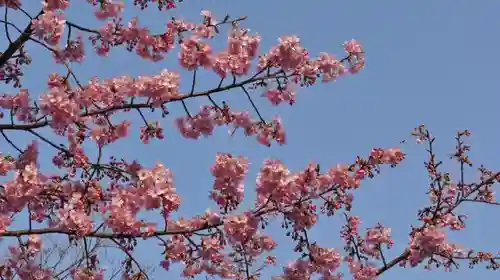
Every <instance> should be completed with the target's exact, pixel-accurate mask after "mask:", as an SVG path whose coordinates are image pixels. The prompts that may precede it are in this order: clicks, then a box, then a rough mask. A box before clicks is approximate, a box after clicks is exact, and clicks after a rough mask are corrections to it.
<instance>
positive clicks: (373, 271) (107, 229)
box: [0, 0, 500, 280]
mask: <svg viewBox="0 0 500 280" xmlns="http://www.w3.org/2000/svg"><path fill="white" fill-rule="evenodd" d="M27 2H28V1H27V0H25V1H21V0H0V7H2V9H4V16H3V17H2V19H1V20H0V22H1V23H2V25H3V26H4V27H5V28H4V31H5V34H4V35H5V36H4V38H5V39H2V40H5V42H6V48H5V49H4V50H3V52H1V53H0V80H2V81H4V82H5V84H6V85H10V86H13V88H14V90H13V91H12V92H9V93H5V94H3V95H2V96H1V97H0V108H1V111H0V114H1V115H0V117H1V119H2V121H1V123H0V132H1V134H2V137H3V140H4V142H3V143H2V151H1V152H2V154H0V176H2V181H1V182H2V185H1V191H0V236H1V237H2V242H3V241H5V242H7V241H8V240H13V242H11V243H9V244H8V248H9V249H8V250H5V252H3V257H4V259H3V260H2V266H0V277H1V279H30V280H31V279H37V280H41V279H79V280H84V279H104V278H105V273H106V275H109V278H114V277H121V278H122V279H150V278H151V276H150V275H149V272H148V270H147V269H146V268H145V267H143V266H142V265H141V262H140V260H138V256H137V255H136V254H134V250H135V249H136V248H137V247H140V246H141V244H143V243H144V242H146V241H148V240H153V241H155V242H156V243H155V244H156V246H159V247H161V248H162V251H163V254H162V255H161V256H159V257H161V259H162V260H161V261H160V262H159V263H155V264H151V267H158V268H159V269H164V270H167V271H168V270H170V269H171V268H172V266H173V265H180V267H182V275H180V276H179V277H187V278H189V277H194V278H198V277H201V278H199V279H205V277H206V278H207V279H209V278H210V277H213V278H215V279H247V280H250V279H252V280H255V279H263V278H264V276H262V275H263V272H264V271H266V269H269V268H270V267H271V266H276V265H277V260H276V257H275V256H274V252H275V251H276V250H278V248H279V249H280V250H289V252H290V254H292V255H293V256H294V258H295V260H293V261H292V262H291V263H289V264H288V265H285V266H284V267H283V268H280V271H281V273H280V274H277V275H275V278H273V279H276V280H280V279H282V280H285V279H289V280H292V279H322V280H332V279H341V278H348V279H351V278H352V279H357V280H369V279H377V278H378V277H379V276H381V275H382V274H384V273H385V272H386V271H388V270H390V269H392V268H395V267H398V266H402V267H408V268H410V267H415V266H420V265H422V266H427V267H433V266H437V267H444V268H445V269H448V270H450V269H455V268H458V266H459V264H460V263H461V262H465V263H468V264H469V265H470V266H475V265H476V264H479V263H483V264H484V265H485V266H486V268H491V269H496V268H498V265H497V262H496V260H497V259H498V258H499V257H500V256H498V255H497V254H496V253H494V252H475V251H474V250H472V249H469V248H465V247H462V246H459V245H457V244H453V243H452V242H450V241H448V239H447V232H448V231H450V230H453V231H457V230H460V229H462V228H464V227H465V218H466V217H465V216H464V215H462V214H461V213H460V212H459V211H460V209H459V207H460V206H461V205H462V204H464V203H466V202H477V203H489V204H495V203H496V202H494V198H493V194H494V192H493V185H494V184H495V183H497V181H498V180H499V179H500V173H499V172H492V171H490V170H488V169H486V168H485V167H480V168H479V171H480V174H481V176H480V178H479V179H478V180H477V181H475V182H466V181H465V179H464V175H463V174H464V169H465V168H467V167H470V166H472V163H471V160H470V159H469V157H468V155H467V153H468V152H469V150H470V146H469V145H468V144H466V142H465V140H466V138H467V137H468V136H470V132H469V131H467V130H465V131H460V132H458V133H457V135H456V143H457V144H456V149H455V152H454V153H453V154H452V156H451V159H452V160H455V161H458V163H459V165H460V170H459V171H458V173H457V174H453V177H452V174H450V173H447V172H444V171H441V167H440V166H441V161H440V160H439V159H438V158H437V156H436V153H435V151H434V143H435V137H434V136H433V135H432V134H431V133H430V132H429V131H428V130H427V128H426V127H425V126H423V125H422V126H419V127H417V128H416V129H414V131H413V133H412V135H413V136H414V137H415V138H416V139H417V142H418V143H420V144H423V145H425V146H426V148H425V150H426V151H427V153H428V160H427V161H426V162H425V167H426V169H427V173H428V175H429V189H428V195H429V198H430V203H429V205H427V206H424V207H423V208H422V209H421V210H420V211H419V213H418V221H416V223H414V225H413V226H412V229H411V232H409V242H408V244H407V246H406V249H405V250H404V251H402V252H399V253H398V252H396V253H393V254H392V255H395V256H396V257H394V258H388V257H386V256H387V254H386V253H385V252H386V251H388V250H389V249H391V247H392V245H393V241H392V240H391V229H390V228H388V227H385V226H384V225H382V224H375V225H368V228H366V226H363V227H361V226H360V223H361V218H360V217H358V216H355V215H353V214H351V209H352V208H353V207H354V206H355V205H354V202H353V199H354V195H355V194H356V192H357V190H358V188H360V187H361V186H362V185H363V182H364V181H366V180H369V179H372V178H374V177H376V176H378V175H379V174H380V173H381V172H382V171H388V170H389V169H390V168H391V167H396V166H397V165H398V164H399V163H400V162H401V161H403V160H404V159H405V154H404V153H403V152H402V151H401V150H400V149H399V148H397V147H389V148H379V147H375V148H373V149H372V150H371V151H370V152H369V153H368V154H367V155H365V156H359V157H357V158H355V159H354V161H353V162H351V163H347V164H339V165H334V166H332V167H330V168H322V167H320V166H319V165H317V164H314V163H311V164H305V168H304V169H302V170H295V171H293V170H290V169H289V168H287V166H286V165H285V163H284V162H281V161H279V160H276V159H274V160H267V161H265V162H264V163H263V164H262V167H261V169H260V172H259V174H258V176H257V178H256V184H255V186H244V180H245V179H246V175H247V171H248V168H249V159H248V158H247V157H244V156H242V155H232V154H228V153H218V154H216V155H215V162H214V164H213V166H211V167H210V171H211V174H212V175H213V177H214V181H213V183H211V184H213V188H212V190H211V192H210V193H209V194H208V198H209V199H210V200H212V201H213V202H215V204H216V205H217V206H218V207H215V208H213V209H211V210H207V211H206V212H205V213H200V214H199V215H196V216H192V217H183V218H174V217H173V214H174V213H175V212H177V211H178V209H179V207H180V205H181V203H182V201H183V199H187V198H185V197H184V198H182V197H181V196H180V195H179V194H178V193H177V191H176V188H182V186H177V185H176V184H175V182H174V179H173V172H172V171H171V170H170V169H169V168H168V167H167V166H165V165H164V164H162V163H160V162H159V163H157V164H156V165H155V166H143V165H141V163H140V162H138V161H137V160H133V159H127V158H114V157H112V158H111V159H109V160H106V159H104V158H103V156H102V151H103V150H104V149H105V148H107V147H109V146H112V145H113V144H114V143H116V142H117V141H120V140H122V139H124V138H127V137H128V136H129V130H130V129H131V127H132V122H131V118H130V116H131V115H132V114H135V115H136V116H140V121H141V122H142V123H143V124H141V125H142V128H141V129H140V135H141V136H140V138H141V140H142V142H144V144H148V143H149V142H150V141H159V140H162V139H163V138H164V137H165V136H164V131H163V128H162V127H160V122H159V121H151V120H150V119H148V118H146V116H145V114H144V112H145V111H150V112H152V113H153V115H155V116H156V117H157V118H158V119H159V118H161V117H163V118H167V119H170V120H171V121H172V122H173V124H175V126H176V127H177V129H178V132H179V133H180V134H181V135H182V136H184V137H185V138H186V139H188V140H186V141H191V140H196V139H199V138H201V137H208V136H210V135H211V134H212V133H213V131H214V130H216V129H218V127H228V128H229V130H230V134H235V133H242V134H244V135H245V136H248V137H251V140H250V141H258V143H260V144H262V145H265V146H271V145H285V144H286V141H287V138H286V134H285V128H284V125H283V123H282V121H281V119H280V118H278V117H276V118H273V119H265V118H264V117H263V116H262V114H261V113H260V111H259V108H258V107H257V106H256V105H255V103H254V99H255V98H265V99H267V100H268V101H269V102H270V103H271V104H272V105H276V106H278V105H293V104H294V103H295V94H296V92H297V91H300V88H301V87H307V86H314V85H317V84H319V83H329V82H333V81H336V80H337V79H338V80H341V79H342V78H343V77H344V76H346V75H353V74H356V73H357V72H358V71H360V70H362V68H363V66H364V64H365V51H364V49H363V47H362V46H361V44H360V42H358V41H356V40H347V41H345V42H344V43H343V47H344V50H345V54H342V55H343V56H336V55H333V54H329V53H326V52H324V53H320V54H316V55H313V54H309V53H308V52H307V50H306V48H305V46H303V45H302V44H301V42H300V40H299V37H297V36H295V35H287V36H282V37H280V38H279V42H278V43H277V44H276V45H275V46H274V47H273V48H271V49H267V50H261V48H259V46H260V42H261V38H260V36H259V35H258V34H257V33H253V32H251V31H250V30H248V29H245V27H244V24H245V20H246V17H244V16H241V17H239V16H233V15H226V16H220V17H219V16H218V15H214V14H212V13H211V12H209V11H202V12H201V15H200V20H199V21H198V22H189V21H186V20H182V19H180V18H172V19H170V20H168V22H167V23H166V27H165V28H164V30H163V31H162V32H159V33H154V32H152V31H150V29H149V28H148V27H147V26H144V25H142V24H141V20H140V17H137V18H125V17H124V16H123V11H124V9H138V10H144V11H146V10H147V9H153V8H154V7H157V8H158V9H159V10H165V11H167V10H168V11H171V10H173V9H175V8H177V6H178V5H189V1H186V2H187V3H182V2H183V1H181V0H179V1H174V0H134V1H133V3H131V2H132V1H117V0H87V1H77V0H73V1H69V0H44V1H42V2H41V4H40V7H39V12H38V13H37V14H30V13H29V12H28V11H27V10H26V9H24V8H23V7H24V5H26V4H27ZM73 5H92V6H93V9H94V11H95V12H94V15H92V16H93V17H95V18H96V19H97V20H99V21H100V22H101V25H100V26H97V27H91V26H85V25H84V24H85V23H82V22H75V21H72V19H71V18H67V17H66V15H65V11H66V10H67V9H68V8H69V7H70V6H73ZM13 14H16V15H17V16H23V17H26V18H27V19H29V22H30V23H29V24H27V25H26V26H18V25H17V24H15V23H14V22H12V21H11V20H10V18H11V17H12V15H13ZM217 39H223V40H227V43H226V47H225V48H224V49H222V50H217V51H216V50H215V49H214V48H213V42H214V40H217ZM28 45H34V46H36V47H39V48H42V49H44V50H46V51H47V52H49V53H51V55H52V56H53V63H54V65H59V66H62V67H63V69H64V71H60V72H54V73H52V74H51V75H50V76H48V77H42V78H43V79H46V81H47V82H46V85H47V87H46V88H44V89H40V91H39V92H29V91H28V90H27V89H24V88H23V80H25V79H30V77H28V76H24V75H23V73H24V71H25V69H27V67H29V65H30V64H31V62H32V58H31V57H30V53H29V49H28V47H27V46H28ZM120 48H122V49H126V50H127V51H128V52H129V53H130V54H129V55H130V56H138V57H140V58H141V59H143V60H146V61H150V62H151V63H156V62H159V61H162V60H164V59H166V55H167V54H169V53H172V52H175V53H176V55H177V58H178V63H179V67H180V68H182V69H183V71H187V72H189V73H190V76H188V77H184V76H183V77H182V79H181V74H180V71H176V70H175V69H165V70H163V71H161V72H159V73H156V74H155V75H151V76H135V77H132V76H119V77H114V78H109V79H99V78H97V77H96V78H93V79H91V80H89V81H86V82H83V81H80V80H79V79H78V76H77V75H76V74H75V71H73V68H72V67H73V66H74V65H76V64H82V65H85V58H86V55H88V54H89V53H94V54H97V55H98V56H101V57H103V58H102V59H106V57H107V56H112V55H113V52H114V51H115V50H116V49H120ZM210 71H211V72H213V73H215V74H217V75H218V77H219V80H217V81H215V82H214V84H215V86H214V87H212V88H209V89H204V90H199V89H198V88H197V87H196V81H197V77H198V76H197V75H200V73H202V72H210ZM33 78H40V77H33ZM181 82H182V83H189V84H190V88H191V90H189V91H187V92H182V91H181V89H180V85H181ZM11 88H12V87H11ZM231 90H238V91H242V92H243V93H244V96H245V97H246V99H247V100H248V108H249V110H248V111H237V110H234V109H233V108H232V107H231V104H229V103H228V102H217V101H215V99H214V98H213V96H214V95H217V94H218V93H222V92H226V91H231ZM195 98H196V99H201V100H204V101H205V100H206V104H205V105H204V106H202V107H201V108H200V109H199V111H197V112H194V111H192V108H191V110H190V109H189V108H188V106H186V101H187V100H188V99H195ZM173 103H179V104H182V106H183V108H184V111H185V112H184V114H182V115H173V114H170V112H169V106H170V105H171V104H173ZM118 116H120V118H119V117H118ZM13 131H17V132H20V133H24V134H27V135H31V136H33V137H34V138H36V141H33V142H32V143H31V144H29V145H27V146H20V145H19V144H18V143H16V141H13V140H12V139H11V138H10V137H9V133H11V132H13ZM48 133H51V134H52V135H53V136H57V137H58V138H57V139H63V140H64V141H65V142H56V141H55V140H53V139H54V137H50V136H47V134H48ZM228 137H230V136H228ZM189 139H190V140H189ZM88 143H93V145H97V147H98V154H97V155H91V154H90V152H89V151H87V150H86V149H85V147H86V146H85V145H87V144H88ZM7 147H9V148H13V149H14V150H15V151H17V153H16V154H10V153H5V150H6V149H7ZM146 147H147V146H146ZM41 149H54V151H55V152H54V156H53V158H52V161H51V162H45V161H42V159H41V158H39V156H38V155H39V151H40V150H41ZM94 158H95V160H94ZM42 167H44V168H45V169H47V167H50V168H48V169H49V170H51V173H50V172H49V173H47V172H44V171H42ZM54 174H56V175H54ZM452 178H453V179H452ZM245 187H246V188H247V190H248V189H250V190H251V191H254V192H255V194H256V198H255V201H253V202H252V205H253V206H252V207H250V208H248V207H243V206H242V205H241V203H242V202H243V200H244V198H245V197H244V193H245V192H244V190H245ZM143 211H148V213H149V216H152V215H157V216H158V217H160V218H161V220H162V221H163V222H162V223H157V222H153V221H148V220H144V219H140V218H139V213H140V212H143ZM23 215H24V216H23ZM334 215H335V216H339V217H341V219H342V221H343V223H344V226H343V228H342V231H341V232H340V235H339V236H340V237H341V239H342V241H343V243H344V244H345V246H344V248H327V247H323V246H322V244H320V243H317V242H315V241H314V240H311V239H310V238H309V236H308V232H309V230H310V229H311V228H313V227H314V226H315V225H316V223H317V220H318V217H320V216H325V217H329V216H334ZM21 219H22V220H23V221H26V220H27V223H23V225H25V227H23V228H19V227H17V226H14V223H15V222H17V221H19V220H21ZM271 223H281V225H282V232H281V234H282V235H284V236H286V237H287V238H289V239H290V240H292V242H293V243H294V244H295V246H294V247H290V248H281V246H278V245H279V244H278V243H277V242H276V240H275V239H276V237H275V236H273V235H272V234H270V232H268V231H267V230H266V229H267V228H268V226H269V225H270V224H271ZM109 248H115V249H118V250H119V251H120V252H121V258H122V259H120V261H119V262H118V263H112V260H110V258H109V257H106V256H105V254H103V253H102V252H103V251H106V250H107V249H109ZM51 252H52V253H51ZM54 252H56V253H55V254H54ZM68 252H71V253H68ZM54 260H55V261H54ZM63 260H65V261H63ZM107 261H110V262H111V263H112V265H110V264H106V262H107ZM106 277H108V276H106ZM210 279H211V278H210Z"/></svg>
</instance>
